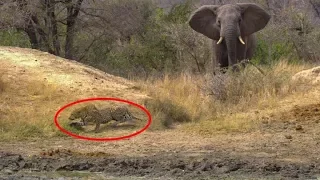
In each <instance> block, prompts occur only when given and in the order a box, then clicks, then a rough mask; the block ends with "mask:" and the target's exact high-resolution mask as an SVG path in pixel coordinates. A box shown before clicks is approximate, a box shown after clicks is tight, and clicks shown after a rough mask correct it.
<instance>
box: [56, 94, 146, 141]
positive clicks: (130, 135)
mask: <svg viewBox="0 0 320 180" xmlns="http://www.w3.org/2000/svg"><path fill="white" fill-rule="evenodd" d="M88 101H118V102H123V103H127V104H130V105H133V106H136V107H138V108H140V109H142V110H143V111H144V112H145V113H146V114H147V115H148V123H147V124H146V126H144V127H143V128H142V129H141V130H140V131H137V132H135V133H132V134H129V135H126V136H121V137H113V138H93V137H86V136H80V135H78V134H74V133H72V132H70V131H67V130H66V129H64V128H62V127H61V126H60V124H59V123H58V116H59V114H60V113H61V112H62V111H63V110H65V109H66V108H68V107H70V106H73V105H75V104H79V103H83V102H88ZM151 122H152V117H151V113H150V112H149V111H148V110H147V109H146V108H144V107H143V106H141V105H140V104H137V103H134V102H132V101H128V100H124V99H120V98H112V97H100V98H88V99H80V100H77V101H74V102H71V103H69V104H67V105H65V106H63V107H62V108H60V109H59V110H58V111H57V112H56V114H55V116H54V123H55V125H56V127H57V128H58V129H59V130H60V131H61V132H63V133H65V134H67V135H69V136H71V137H73V138H78V139H83V140H88V141H118V140H124V139H128V138H131V137H134V136H137V135H139V134H141V133H142V132H144V131H146V130H147V129H148V128H149V127H150V125H151Z"/></svg>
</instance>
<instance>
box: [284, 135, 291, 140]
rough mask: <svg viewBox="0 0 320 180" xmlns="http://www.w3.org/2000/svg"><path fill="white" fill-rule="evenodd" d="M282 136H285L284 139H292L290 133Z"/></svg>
mask: <svg viewBox="0 0 320 180" xmlns="http://www.w3.org/2000/svg"><path fill="white" fill-rule="evenodd" d="M284 137H285V138H286V139H292V136H291V135H290V134H286V135H284Z"/></svg>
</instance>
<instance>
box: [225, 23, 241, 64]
mask: <svg viewBox="0 0 320 180" xmlns="http://www.w3.org/2000/svg"><path fill="white" fill-rule="evenodd" d="M237 34H238V33H237V31H235V30H234V29H232V28H231V29H227V30H226V31H225V35H224V37H225V42H226V45H227V50H228V64H229V66H232V65H234V64H236V63H237V43H238V41H239V39H238V37H239V36H238V35H237Z"/></svg>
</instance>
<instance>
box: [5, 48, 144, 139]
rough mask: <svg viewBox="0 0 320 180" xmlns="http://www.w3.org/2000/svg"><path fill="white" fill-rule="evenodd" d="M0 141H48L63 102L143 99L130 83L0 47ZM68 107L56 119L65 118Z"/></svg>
mask: <svg viewBox="0 0 320 180" xmlns="http://www.w3.org/2000/svg"><path fill="white" fill-rule="evenodd" d="M0 52H1V53H0V58H1V59H5V60H3V61H2V62H1V64H0V72H1V73H2V74H1V75H2V76H0V77H1V81H0V87H3V86H5V88H4V89H3V88H2V89H3V91H2V92H1V93H0V99H1V100H2V103H0V139H1V140H5V139H7V140H12V139H18V140H20V139H23V138H29V137H42V138H50V137H54V136H61V135H64V134H62V133H61V132H60V131H59V130H58V129H57V128H56V127H55V125H54V115H55V113H56V111H57V110H59V109H60V108H61V107H62V106H64V105H65V104H67V103H70V102H73V101H76V100H78V99H83V98H89V97H118V98H123V99H128V100H131V101H134V102H136V103H139V102H140V101H142V100H140V99H144V97H145V95H144V94H142V93H140V91H137V90H134V89H132V88H130V87H131V82H129V81H127V80H125V79H122V78H120V77H115V76H112V75H108V74H104V73H103V72H101V71H99V70H96V69H93V68H91V67H87V66H84V65H82V64H80V63H76V62H72V61H68V60H64V59H62V58H58V57H55V56H53V55H50V54H47V53H43V52H40V51H35V50H29V49H21V48H11V47H10V48H9V47H1V48H0ZM69 112H70V109H69V108H68V109H66V110H65V111H63V114H61V117H59V122H60V118H61V119H65V118H66V116H68V115H69ZM122 135H123V134H122Z"/></svg>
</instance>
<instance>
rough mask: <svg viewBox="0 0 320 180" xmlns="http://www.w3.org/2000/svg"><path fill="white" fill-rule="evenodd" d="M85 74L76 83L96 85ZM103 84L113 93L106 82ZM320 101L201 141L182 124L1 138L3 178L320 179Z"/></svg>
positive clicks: (4, 50)
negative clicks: (120, 134) (111, 136)
mask: <svg viewBox="0 0 320 180" xmlns="http://www.w3.org/2000/svg"><path fill="white" fill-rule="evenodd" d="M0 51H1V52H0V56H2V57H3V56H6V58H9V57H10V58H12V55H9V54H6V53H9V51H13V52H15V53H18V52H19V51H18V50H17V49H9V48H1V49H0ZM16 56H19V54H16ZM46 56H47V55H46ZM17 61H18V60H17ZM21 62H24V63H25V65H23V63H21ZM35 62H36V61H35ZM29 65H30V64H29ZM20 66H23V67H27V66H28V61H20ZM57 66H64V65H61V64H60V65H57ZM70 66H72V65H70ZM7 67H9V65H8V66H7ZM10 68H12V70H14V67H12V66H10ZM59 68H61V67H59ZM69 68H70V67H69ZM29 70H30V69H27V72H29ZM40 70H41V68H40ZM42 70H43V71H49V70H47V69H46V68H44V69H42ZM61 71H63V68H62V70H61ZM37 72H39V69H38V70H37ZM29 73H33V72H29ZM50 73H52V74H54V75H53V76H50V78H58V77H60V76H59V73H57V72H54V71H52V72H50ZM55 73H56V74H55ZM39 76H40V75H39ZM55 76H56V77H55ZM95 76H97V75H95ZM103 76H104V75H103ZM85 77H86V76H85V75H83V76H79V78H78V79H77V80H79V81H81V80H82V81H91V80H90V79H89V80H86V79H85ZM41 78H42V76H41ZM61 78H62V79H63V77H60V79H61ZM70 78H71V77H70ZM110 78H111V79H115V81H112V82H113V83H114V82H117V81H118V82H119V83H115V84H113V85H112V87H116V88H118V90H119V91H120V90H123V89H125V92H126V93H127V95H131V96H132V97H133V96H134V98H136V99H139V98H143V97H145V96H144V95H142V94H141V95H139V94H136V93H135V92H134V91H133V90H132V89H130V88H128V87H129V86H132V85H131V84H130V82H126V81H123V80H122V79H120V78H116V77H113V76H110ZM110 78H109V79H110ZM71 79H72V78H71ZM101 79H102V78H101ZM107 79H108V78H107ZM49 80H50V79H49ZM61 82H64V83H65V84H64V85H65V86H70V87H71V86H73V85H74V84H73V83H70V82H69V81H61ZM123 82H126V84H125V83H123ZM121 84H122V86H123V87H122V86H121ZM83 86H85V85H83ZM91 86H93V85H91ZM102 86H106V89H109V90H110V92H112V91H113V90H112V89H110V88H111V86H108V83H107V84H106V85H105V84H103V85H102ZM88 87H90V85H88ZM71 89H72V88H71ZM90 92H92V91H91V90H90ZM108 92H109V91H108ZM83 96H85V95H83ZM123 96H125V95H123ZM318 97H319V92H317V96H308V97H307V98H309V99H310V101H308V100H304V102H309V103H303V104H298V105H294V104H292V105H291V106H289V105H288V107H289V108H287V109H286V110H285V111H283V112H281V113H277V114H272V113H271V114H268V115H266V116H262V117H261V119H262V123H261V124H260V126H259V128H258V130H255V131H251V132H246V133H236V132H234V133H221V134H217V135H214V136H210V137H208V136H205V137H202V136H199V135H194V134H188V133H186V132H184V131H183V130H182V128H179V126H178V127H176V129H171V130H166V131H147V132H144V133H142V134H141V135H139V136H136V137H134V138H131V139H128V140H122V141H117V142H88V141H83V140H78V139H73V138H71V137H55V138H50V139H47V140H44V139H43V138H33V139H28V140H25V141H14V140H12V141H1V140H0V144H1V145H0V179H190V180H191V179H317V178H318V179H320V103H317V98H318ZM311 99H312V100H311ZM7 105H8V104H7ZM256 113H259V112H256ZM120 131H121V130H120Z"/></svg>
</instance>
